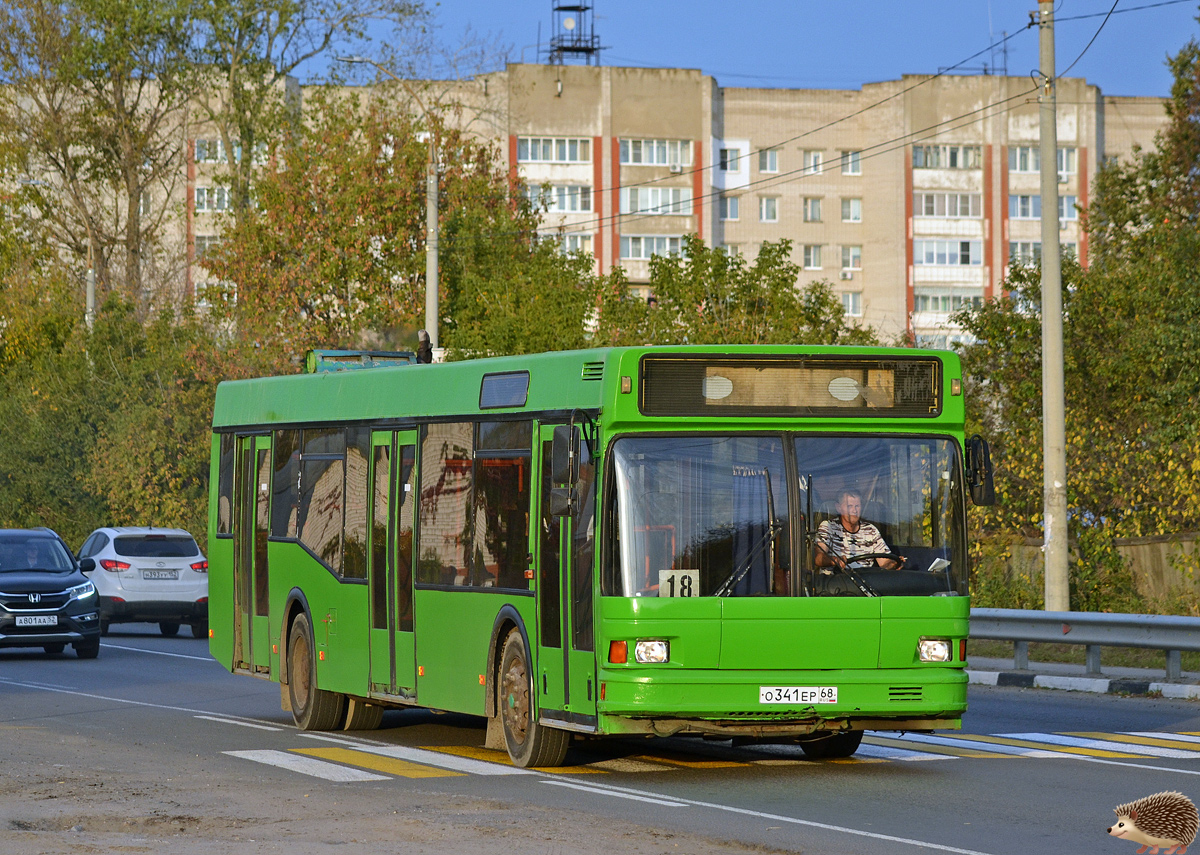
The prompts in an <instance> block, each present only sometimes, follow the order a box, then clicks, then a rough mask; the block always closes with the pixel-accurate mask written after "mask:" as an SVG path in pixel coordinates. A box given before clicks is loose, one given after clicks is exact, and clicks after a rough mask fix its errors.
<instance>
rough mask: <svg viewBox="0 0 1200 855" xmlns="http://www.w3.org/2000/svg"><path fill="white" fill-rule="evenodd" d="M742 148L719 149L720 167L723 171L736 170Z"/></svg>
mask: <svg viewBox="0 0 1200 855" xmlns="http://www.w3.org/2000/svg"><path fill="white" fill-rule="evenodd" d="M741 155H742V150H741V149H740V148H723V149H721V151H720V155H719V156H720V163H721V169H722V170H724V171H725V172H736V171H737V169H738V161H739V160H740V159H741Z"/></svg>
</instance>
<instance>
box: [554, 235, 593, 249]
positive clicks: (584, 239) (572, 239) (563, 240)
mask: <svg viewBox="0 0 1200 855" xmlns="http://www.w3.org/2000/svg"><path fill="white" fill-rule="evenodd" d="M547 237H548V239H550V240H553V241H555V242H556V243H557V244H558V250H559V252H561V253H562V254H563V255H574V254H575V253H577V252H582V253H583V254H584V255H591V254H592V236H591V234H589V233H587V232H567V233H564V234H551V235H548V236H547Z"/></svg>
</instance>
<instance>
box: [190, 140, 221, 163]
mask: <svg viewBox="0 0 1200 855" xmlns="http://www.w3.org/2000/svg"><path fill="white" fill-rule="evenodd" d="M225 162H226V158H225V144H224V143H223V142H221V141H220V140H196V163H225Z"/></svg>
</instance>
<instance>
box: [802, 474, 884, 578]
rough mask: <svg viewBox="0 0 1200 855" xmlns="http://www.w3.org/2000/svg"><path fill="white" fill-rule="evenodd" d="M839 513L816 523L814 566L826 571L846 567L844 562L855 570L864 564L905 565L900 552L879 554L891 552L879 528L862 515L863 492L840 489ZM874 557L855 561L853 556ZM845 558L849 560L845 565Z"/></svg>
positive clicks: (871, 565)
mask: <svg viewBox="0 0 1200 855" xmlns="http://www.w3.org/2000/svg"><path fill="white" fill-rule="evenodd" d="M837 511H838V516H837V518H836V519H829V520H825V522H823V523H821V525H820V526H818V527H817V554H816V562H817V566H818V567H821V568H824V569H823V570H822V572H823V573H825V574H830V573H833V572H834V570H835V569H836V570H845V569H846V567H847V566H850V567H851V568H853V569H855V570H858V569H861V568H864V567H874V566H878V567H882V568H884V569H885V570H896V569H899V568H900V567H903V566H904V561H905V559H904V558H903V557H902V556H899V555H897V556H895V557H891V558H887V557H881V555H882V554H883V553H888V554H890V553H891V552H892V550H891V549H890V548H889V547H888V545H887V542H886V541H885V540H884V539H883V535H882V534H880V533H879V529H877V528H876V527H875V526H873V525H872V524H871V523H869V522H864V521H863V518H862V494H861V493H859V492H858V491H857V490H843V491H842V493H841V496H840V498H839V499H838V503H837ZM871 554H874V555H875V556H876V557H874V558H867V559H865V560H862V561H854V560H853V559H854V558H855V556H859V555H871ZM847 559H851V560H850V564H849V565H847V563H846V562H847Z"/></svg>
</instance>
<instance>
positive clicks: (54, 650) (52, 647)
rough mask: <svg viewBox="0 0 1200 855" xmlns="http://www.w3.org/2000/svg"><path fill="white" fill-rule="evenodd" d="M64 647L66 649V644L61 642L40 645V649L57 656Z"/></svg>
mask: <svg viewBox="0 0 1200 855" xmlns="http://www.w3.org/2000/svg"><path fill="white" fill-rule="evenodd" d="M66 649H67V645H65V644H61V643H59V644H43V645H42V650H45V651H46V653H47V654H48V655H50V656H57V655H58V654H60V653H62V652H63V651H64V650H66Z"/></svg>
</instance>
